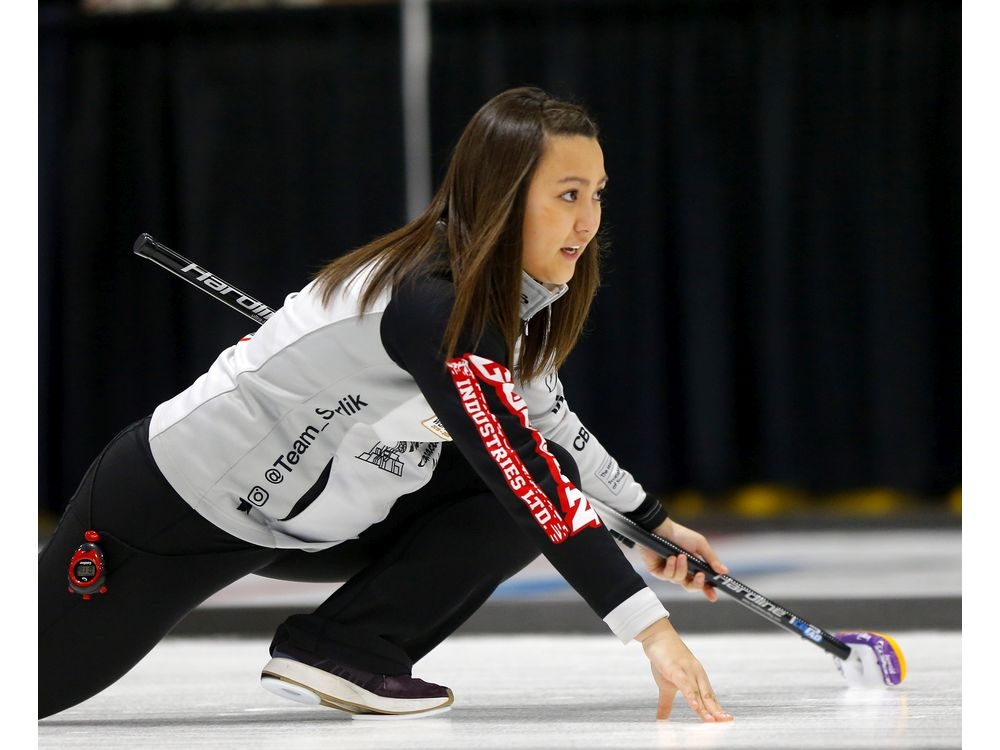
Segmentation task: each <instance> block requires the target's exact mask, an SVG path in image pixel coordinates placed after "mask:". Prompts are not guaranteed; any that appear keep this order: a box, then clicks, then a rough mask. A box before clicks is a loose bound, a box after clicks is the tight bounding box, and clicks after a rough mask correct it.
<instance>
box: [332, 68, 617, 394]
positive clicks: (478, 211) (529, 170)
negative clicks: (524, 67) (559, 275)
mask: <svg viewBox="0 0 1000 750" xmlns="http://www.w3.org/2000/svg"><path fill="white" fill-rule="evenodd" d="M571 135H582V136H586V137H589V138H597V137H598V129H597V125H596V124H595V123H594V121H593V120H592V119H591V117H590V116H589V115H588V114H587V113H586V112H585V111H584V109H583V108H582V107H580V106H578V105H576V104H573V103H570V102H566V101H561V100H558V99H555V98H553V97H552V96H550V95H549V94H547V93H546V92H545V91H542V90H541V89H538V88H535V87H521V88H514V89H509V90H507V91H504V92H503V93H501V94H498V95H497V96H495V97H493V98H492V99H490V100H489V101H488V102H487V103H486V104H484V105H483V106H482V107H481V108H480V110H479V111H478V112H477V113H476V114H475V115H474V116H473V118H472V119H471V120H470V121H469V123H468V125H466V127H465V130H464V131H463V132H462V135H461V137H460V138H459V140H458V143H457V144H456V146H455V149H454V151H453V152H452V157H451V162H450V163H449V166H448V171H447V173H446V174H445V177H444V180H443V182H442V183H441V186H440V187H439V188H438V191H437V192H436V193H435V194H434V197H433V198H432V199H431V202H430V205H428V207H427V209H426V210H425V211H424V212H423V213H422V214H421V215H420V216H418V217H417V218H415V219H413V220H412V221H410V222H409V223H408V224H406V225H405V226H403V227H400V228H399V229H396V230H395V231H393V232H390V233H388V234H386V235H383V236H382V237H379V238H377V239H375V240H373V241H372V242H369V243H368V244H366V245H363V246H362V247H359V248H357V249H355V250H353V251H351V252H350V253H348V254H347V255H344V256H342V257H340V258H337V259H336V260H333V261H331V262H330V263H328V264H327V265H325V266H324V267H323V268H322V269H321V270H320V271H319V272H318V273H317V274H316V279H317V280H318V285H319V288H320V290H321V293H322V298H323V301H324V303H326V302H328V301H329V299H330V296H331V295H332V294H333V291H334V289H335V288H336V287H337V286H338V285H339V284H341V283H342V282H344V281H345V280H346V279H347V278H349V277H350V276H351V275H352V274H354V273H355V272H357V271H358V270H359V269H360V268H362V267H363V266H365V265H366V264H368V263H369V262H371V261H374V260H376V259H377V260H378V261H379V262H378V263H377V264H376V266H375V268H374V270H373V272H372V273H371V275H370V276H368V280H367V282H366V285H365V287H364V290H363V292H362V294H361V299H360V305H361V310H362V311H364V310H366V309H367V308H368V307H370V305H371V304H372V303H373V302H374V300H375V299H376V297H377V296H378V295H379V294H380V293H381V292H382V290H383V289H385V287H386V286H387V285H390V284H391V285H392V286H393V287H395V286H396V285H397V284H398V283H399V282H401V281H402V280H404V279H406V278H408V277H410V276H412V275H415V274H419V273H425V272H427V270H428V269H431V268H434V267H435V266H436V265H440V263H439V260H440V258H441V257H442V253H443V248H442V243H443V244H444V245H446V246H447V255H446V257H447V263H448V270H450V271H451V276H452V279H453V281H454V284H455V305H454V307H453V309H452V312H451V317H450V318H449V320H448V325H447V328H446V329H445V333H444V341H443V342H442V347H443V352H444V354H445V356H446V357H451V356H453V355H454V354H455V349H456V347H457V346H458V341H459V338H460V336H461V335H462V332H463V331H467V332H470V333H471V334H472V336H473V338H474V339H478V337H480V336H482V334H483V332H484V331H485V330H486V327H487V326H488V325H495V326H496V327H497V329H498V330H499V331H501V333H502V334H503V336H504V339H505V341H506V344H507V353H508V356H511V355H512V353H513V351H514V346H515V342H516V341H517V338H518V336H519V335H520V332H521V321H520V297H521V262H522V261H521V255H522V248H521V233H522V225H523V222H524V210H525V200H526V195H527V190H528V186H529V184H530V182H531V178H532V176H533V175H534V172H535V169H536V167H537V165H538V162H539V161H540V159H541V157H542V154H543V153H544V151H545V148H546V145H547V142H546V138H547V137H550V136H571ZM442 223H443V225H444V227H445V228H444V230H443V232H442V230H441V226H442ZM442 234H443V237H442ZM599 250H600V248H599V244H598V240H597V238H596V237H595V238H593V239H591V241H590V242H589V243H588V244H587V247H586V250H585V252H584V253H583V254H582V256H581V257H580V258H579V260H578V261H577V263H576V270H575V272H574V275H573V279H572V280H571V281H570V283H569V291H568V292H566V294H564V295H563V296H562V297H561V298H559V299H558V300H557V301H556V302H555V303H554V304H553V305H552V307H551V319H550V320H549V321H547V325H535V326H534V328H533V330H532V333H533V334H534V330H538V333H537V334H535V335H529V336H526V337H525V338H524V339H523V340H522V342H521V352H520V357H519V363H518V367H517V375H518V378H519V379H521V380H530V379H532V378H533V377H536V376H537V375H539V374H541V372H542V371H543V370H544V369H545V368H546V366H548V365H554V366H555V367H559V366H560V365H562V363H563V362H564V361H565V360H566V358H567V357H568V356H569V354H570V352H571V351H572V349H573V346H574V345H575V344H576V342H577V339H578V338H579V336H580V333H581V332H582V330H583V326H584V323H585V322H586V319H587V314H588V313H589V311H590V304H591V302H592V301H593V298H594V294H595V293H596V292H597V287H598V286H599V284H600V268H599V266H600V258H599ZM546 331H547V332H546Z"/></svg>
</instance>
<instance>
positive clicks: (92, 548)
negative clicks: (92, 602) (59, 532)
mask: <svg viewBox="0 0 1000 750" xmlns="http://www.w3.org/2000/svg"><path fill="white" fill-rule="evenodd" d="M83 538H84V539H86V540H87V541H86V542H84V543H83V544H81V545H80V546H79V547H77V548H76V552H74V553H73V557H71V558H70V560H69V592H70V593H71V594H80V595H81V596H82V597H83V598H84V599H89V598H90V597H91V596H92V595H93V594H104V593H106V592H107V590H108V587H107V586H105V585H104V580H105V576H104V553H103V552H102V551H101V548H100V547H98V546H97V542H99V541H100V540H101V535H100V534H98V533H97V532H96V531H87V532H86V533H84V535H83Z"/></svg>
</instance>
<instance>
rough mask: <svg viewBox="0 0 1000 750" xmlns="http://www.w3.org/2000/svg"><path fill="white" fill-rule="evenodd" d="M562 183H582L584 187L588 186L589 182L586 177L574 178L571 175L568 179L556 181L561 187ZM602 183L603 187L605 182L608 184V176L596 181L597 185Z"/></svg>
mask: <svg viewBox="0 0 1000 750" xmlns="http://www.w3.org/2000/svg"><path fill="white" fill-rule="evenodd" d="M564 182H582V183H583V184H584V185H589V184H590V180H588V179H587V178H586V177H574V176H572V175H571V176H569V177H563V178H562V179H560V180H558V182H557V184H559V185H561V184H562V183H564ZM602 182H603V183H604V184H605V185H606V184H607V182H608V176H607V175H604V177H602V178H601V179H599V180H598V181H597V184H598V185H600V184H601V183H602Z"/></svg>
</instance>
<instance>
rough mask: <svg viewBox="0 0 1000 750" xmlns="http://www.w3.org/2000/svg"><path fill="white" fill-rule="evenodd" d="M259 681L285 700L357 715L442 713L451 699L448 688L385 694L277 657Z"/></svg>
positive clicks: (265, 668)
mask: <svg viewBox="0 0 1000 750" xmlns="http://www.w3.org/2000/svg"><path fill="white" fill-rule="evenodd" d="M260 684H261V687H263V688H264V689H265V690H267V691H268V692H270V693H273V694H274V695H277V696H280V697H282V698H286V699H288V700H293V701H296V702H298V703H303V704H305V705H308V706H318V705H322V706H326V707H328V708H335V709H337V710H339V711H346V712H347V713H350V714H356V715H358V716H360V715H366V716H368V715H371V714H376V715H381V716H395V717H405V716H414V717H416V716H426V715H430V712H433V713H442V710H447V709H448V708H450V707H451V704H452V702H453V701H454V700H455V698H454V696H453V695H452V692H451V690H448V696H447V697H446V698H386V697H385V696H381V695H376V694H375V693H372V692H370V691H368V690H365V689H364V688H362V687H359V686H357V685H355V684H354V683H353V682H350V681H348V680H345V679H343V678H341V677H337V676H336V675H333V674H330V673H329V672H326V671H324V670H322V669H317V668H316V667H310V666H309V665H308V664H302V663H301V662H297V661H293V660H291V659H282V658H280V657H279V658H274V659H271V660H270V661H269V662H268V663H267V664H266V665H264V669H263V670H262V671H261V675H260ZM371 718H374V717H371Z"/></svg>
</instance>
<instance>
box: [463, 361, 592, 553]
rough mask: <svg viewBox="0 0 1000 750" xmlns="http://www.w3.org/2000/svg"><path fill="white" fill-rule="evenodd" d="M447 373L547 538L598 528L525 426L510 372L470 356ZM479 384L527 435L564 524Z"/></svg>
mask: <svg viewBox="0 0 1000 750" xmlns="http://www.w3.org/2000/svg"><path fill="white" fill-rule="evenodd" d="M448 370H449V372H451V376H452V381H453V382H454V384H455V388H456V390H457V391H458V395H459V398H461V400H462V405H463V406H464V407H465V412H466V414H468V415H469V418H470V419H471V420H472V421H473V423H475V425H476V429H477V431H478V432H479V436H480V438H481V439H482V441H483V447H485V448H486V450H487V452H488V453H489V454H490V456H491V457H492V458H493V460H494V461H495V462H496V464H497V467H498V468H499V469H500V471H501V472H502V473H503V475H504V479H505V480H506V482H507V486H508V487H509V488H510V490H511V492H513V493H514V494H515V495H517V497H519V498H520V499H521V501H522V502H523V503H524V504H525V505H526V506H527V507H528V510H529V511H530V512H531V514H532V515H533V516H534V518H535V521H536V522H537V523H538V525H539V526H541V527H542V528H543V529H545V533H546V534H547V535H548V537H549V539H551V540H552V541H553V542H554V543H555V544H559V543H560V542H562V541H564V540H565V539H566V538H567V537H569V536H570V535H571V534H576V533H577V532H579V531H580V530H581V529H584V528H586V527H588V526H594V527H596V526H600V525H601V521H600V518H599V517H598V515H597V513H596V512H595V511H594V509H593V508H592V507H591V505H590V503H589V502H587V499H586V497H585V496H584V495H583V493H582V492H580V490H579V489H577V487H575V486H574V485H573V483H572V482H570V481H569V479H567V478H566V477H565V476H564V475H563V473H562V471H561V470H560V469H559V464H558V462H557V461H556V459H555V456H553V455H552V454H551V453H550V452H549V450H548V448H547V446H546V443H545V438H544V437H543V436H542V434H541V433H539V432H538V431H537V430H535V429H534V428H533V427H532V426H531V424H530V422H529V421H528V405H527V404H526V403H525V401H524V399H523V398H521V396H520V395H519V394H518V393H517V392H516V391H515V390H514V384H513V379H512V377H511V373H510V371H509V370H508V369H507V368H506V367H504V366H503V365H501V364H498V363H496V362H493V361H492V360H489V359H485V358H483V357H479V356H476V355H474V354H467V355H466V356H465V357H456V358H455V359H452V360H449V362H448ZM479 380H482V381H484V382H485V383H488V384H489V385H491V386H492V387H493V389H494V390H495V392H496V394H497V396H498V397H499V398H500V401H501V403H503V404H504V406H505V407H506V408H507V410H508V411H509V412H510V413H511V414H513V415H514V416H516V417H517V418H518V421H520V423H521V425H522V426H524V427H525V428H526V429H529V430H531V434H532V438H533V439H534V441H535V451H536V452H537V453H538V455H539V456H541V457H542V458H543V459H545V462H546V465H547V466H548V469H549V473H550V474H551V475H552V477H553V479H554V480H555V482H556V487H557V488H558V494H559V502H560V505H561V506H562V511H563V515H564V516H565V519H564V518H563V516H561V515H560V513H559V511H558V510H556V507H555V506H554V505H553V504H552V501H551V500H549V498H548V496H547V495H546V494H545V493H544V492H543V491H542V489H541V487H539V486H538V484H537V482H535V480H534V478H533V477H532V476H531V474H530V473H529V472H528V470H527V468H526V467H525V465H524V463H523V461H522V460H521V457H520V456H519V455H518V454H517V452H516V451H515V450H514V449H513V448H512V447H511V444H510V441H509V439H508V438H507V435H506V433H504V431H503V428H502V427H501V425H500V422H499V420H497V418H496V415H495V414H493V412H491V411H490V408H489V405H488V404H487V403H486V399H485V397H484V396H483V391H482V389H481V388H480V385H479V382H478V381H479Z"/></svg>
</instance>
